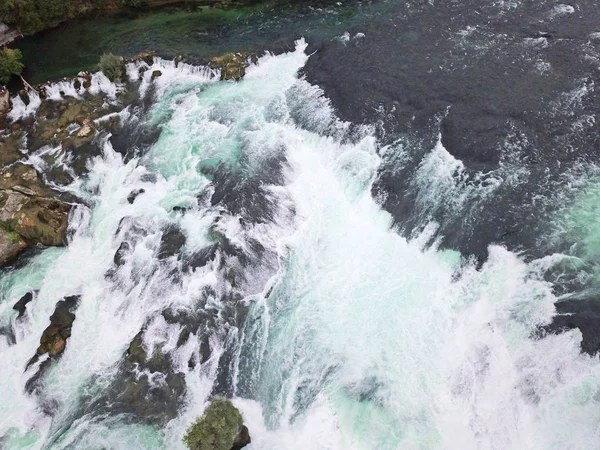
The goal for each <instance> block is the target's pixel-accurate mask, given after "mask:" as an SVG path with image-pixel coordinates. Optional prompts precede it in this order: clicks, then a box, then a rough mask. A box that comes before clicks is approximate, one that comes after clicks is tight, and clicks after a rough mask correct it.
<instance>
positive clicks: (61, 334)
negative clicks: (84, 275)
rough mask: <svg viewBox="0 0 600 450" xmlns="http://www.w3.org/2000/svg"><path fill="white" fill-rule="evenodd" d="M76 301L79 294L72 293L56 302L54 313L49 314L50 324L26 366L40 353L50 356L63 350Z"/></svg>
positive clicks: (71, 323) (69, 332)
mask: <svg viewBox="0 0 600 450" xmlns="http://www.w3.org/2000/svg"><path fill="white" fill-rule="evenodd" d="M78 303H79V296H77V295H73V296H70V297H65V298H64V300H61V301H59V302H58V303H57V304H56V308H55V309H54V313H52V315H51V316H50V325H49V326H48V327H47V328H46V329H45V330H44V332H43V333H42V337H41V338H40V345H39V347H38V348H37V350H36V354H35V355H34V356H33V358H31V360H30V361H29V363H28V364H27V367H29V366H30V365H32V364H34V363H35V362H36V361H37V360H38V359H39V357H40V356H41V355H44V354H46V353H47V354H48V355H49V356H50V357H56V356H58V355H60V354H61V353H62V352H63V351H64V350H65V347H66V345H67V339H69V337H71V327H72V326H73V322H74V321H75V314H74V313H73V310H74V309H75V308H77V305H78Z"/></svg>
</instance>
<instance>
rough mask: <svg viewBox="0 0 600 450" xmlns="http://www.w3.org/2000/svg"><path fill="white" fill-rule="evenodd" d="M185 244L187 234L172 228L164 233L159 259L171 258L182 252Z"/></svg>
mask: <svg viewBox="0 0 600 450" xmlns="http://www.w3.org/2000/svg"><path fill="white" fill-rule="evenodd" d="M184 244H185V235H184V234H183V233H182V232H181V231H180V230H179V229H177V228H170V229H168V230H167V231H166V232H164V233H163V235H162V238H161V241H160V248H159V251H158V258H159V259H166V258H169V257H171V256H173V255H175V254H177V253H179V252H180V250H181V247H183V246H184Z"/></svg>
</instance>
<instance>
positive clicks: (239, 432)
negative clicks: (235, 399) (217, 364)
mask: <svg viewBox="0 0 600 450" xmlns="http://www.w3.org/2000/svg"><path fill="white" fill-rule="evenodd" d="M183 442H184V443H185V444H186V445H187V447H188V448H189V449H190V450H231V449H240V448H242V447H244V446H246V445H247V444H248V443H249V442H250V434H249V433H248V428H246V427H244V425H243V419H242V415H241V414H240V412H239V411H238V409H237V408H236V407H235V406H233V403H231V401H229V400H227V399H225V398H217V399H215V400H213V401H212V402H211V403H210V405H208V407H207V408H206V409H205V410H204V414H203V415H202V417H200V418H198V419H197V420H196V422H194V423H193V424H192V425H191V426H190V427H189V428H188V430H187V433H186V434H185V436H184V438H183Z"/></svg>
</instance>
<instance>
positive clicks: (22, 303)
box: [13, 292, 33, 319]
mask: <svg viewBox="0 0 600 450" xmlns="http://www.w3.org/2000/svg"><path fill="white" fill-rule="evenodd" d="M31 300H33V292H28V293H27V294H25V295H24V296H23V297H21V298H20V299H19V301H18V302H17V303H15V305H14V306H13V309H14V310H15V311H18V312H19V315H18V316H17V319H20V318H21V317H23V315H24V314H25V310H26V309H27V304H28V303H29V302H30V301H31Z"/></svg>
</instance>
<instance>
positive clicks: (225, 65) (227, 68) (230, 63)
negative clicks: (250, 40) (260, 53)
mask: <svg viewBox="0 0 600 450" xmlns="http://www.w3.org/2000/svg"><path fill="white" fill-rule="evenodd" d="M248 57H249V55H248V54H247V53H225V54H224V55H222V56H215V57H214V58H212V59H211V60H210V66H211V67H212V68H213V69H219V70H220V71H221V80H235V81H239V80H241V79H242V78H243V77H244V75H245V74H246V67H248Z"/></svg>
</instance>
